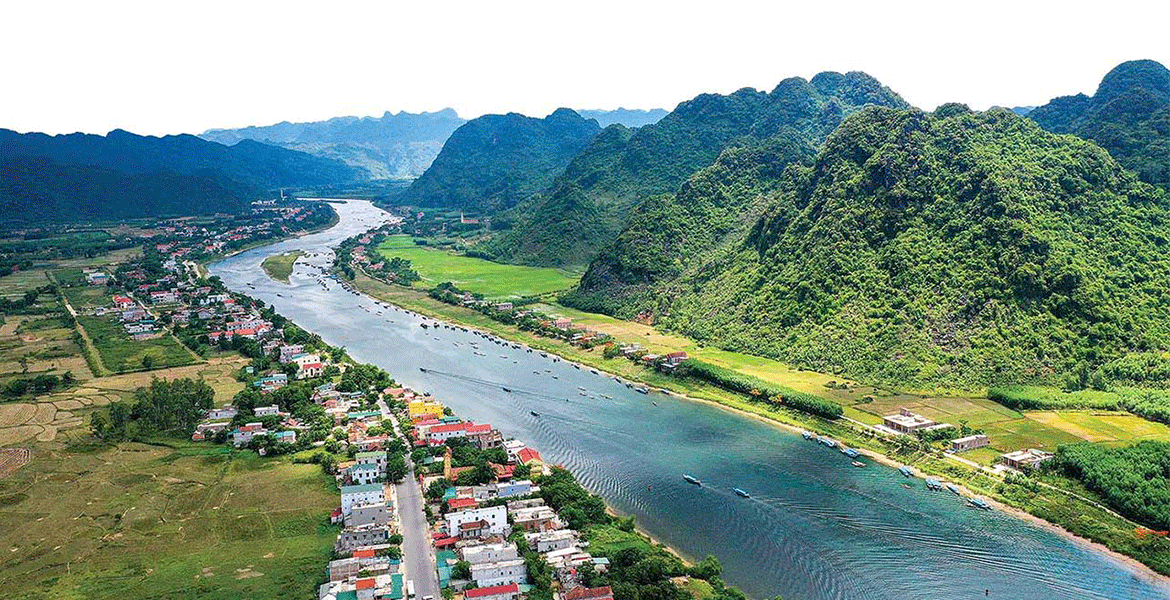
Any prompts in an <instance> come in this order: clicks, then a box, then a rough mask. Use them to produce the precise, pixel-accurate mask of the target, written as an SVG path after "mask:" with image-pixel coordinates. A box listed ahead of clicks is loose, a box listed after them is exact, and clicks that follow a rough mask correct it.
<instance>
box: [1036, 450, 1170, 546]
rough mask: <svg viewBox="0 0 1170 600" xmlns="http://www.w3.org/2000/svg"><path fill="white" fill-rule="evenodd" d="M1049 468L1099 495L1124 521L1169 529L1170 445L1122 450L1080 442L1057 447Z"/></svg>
mask: <svg viewBox="0 0 1170 600" xmlns="http://www.w3.org/2000/svg"><path fill="white" fill-rule="evenodd" d="M1053 468H1054V469H1055V470H1058V471H1061V472H1063V473H1064V474H1066V475H1068V476H1070V477H1073V478H1075V479H1077V480H1079V481H1081V482H1082V483H1084V484H1085V486H1086V487H1088V488H1089V489H1090V490H1092V491H1094V492H1096V493H1098V494H1100V495H1101V496H1102V497H1103V498H1105V500H1106V501H1107V502H1108V503H1109V505H1110V506H1112V507H1114V508H1116V509H1117V511H1118V512H1120V513H1122V514H1123V515H1125V516H1126V517H1128V518H1131V519H1133V520H1135V521H1137V522H1139V523H1141V524H1143V525H1146V526H1149V527H1153V528H1155V529H1161V530H1166V529H1170V486H1167V485H1166V484H1167V483H1168V481H1167V479H1168V477H1167V474H1168V473H1170V444H1167V443H1166V442H1153V441H1145V442H1138V443H1136V444H1134V445H1132V446H1126V447H1123V448H1108V447H1105V446H1102V445H1100V444H1091V443H1088V442H1080V443H1077V444H1069V445H1066V446H1061V447H1060V448H1059V449H1058V450H1057V451H1056V457H1055V459H1054V460H1053Z"/></svg>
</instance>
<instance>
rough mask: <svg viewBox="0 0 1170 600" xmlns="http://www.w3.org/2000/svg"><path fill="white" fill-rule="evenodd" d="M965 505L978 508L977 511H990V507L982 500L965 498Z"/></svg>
mask: <svg viewBox="0 0 1170 600" xmlns="http://www.w3.org/2000/svg"><path fill="white" fill-rule="evenodd" d="M967 504H970V505H971V506H974V507H975V508H978V509H979V510H991V505H990V504H988V503H987V501H986V500H984V499H983V498H967Z"/></svg>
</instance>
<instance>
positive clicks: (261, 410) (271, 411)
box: [253, 404, 280, 417]
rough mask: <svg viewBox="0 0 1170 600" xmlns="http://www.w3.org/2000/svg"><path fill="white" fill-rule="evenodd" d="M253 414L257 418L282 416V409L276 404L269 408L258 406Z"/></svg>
mask: <svg viewBox="0 0 1170 600" xmlns="http://www.w3.org/2000/svg"><path fill="white" fill-rule="evenodd" d="M253 412H254V413H255V414H256V416H257V417H269V416H273V415H278V414H280V407H279V406H277V405H275V404H272V405H269V406H257V407H256V408H255V409H254V410H253Z"/></svg>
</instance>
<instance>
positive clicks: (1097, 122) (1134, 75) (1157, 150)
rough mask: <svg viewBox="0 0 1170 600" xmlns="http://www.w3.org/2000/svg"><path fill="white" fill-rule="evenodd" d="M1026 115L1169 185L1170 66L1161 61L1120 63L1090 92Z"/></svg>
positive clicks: (1155, 181)
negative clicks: (1077, 137)
mask: <svg viewBox="0 0 1170 600" xmlns="http://www.w3.org/2000/svg"><path fill="white" fill-rule="evenodd" d="M1028 118H1030V119H1032V120H1034V121H1036V122H1037V123H1039V124H1040V126H1041V127H1043V128H1045V129H1047V130H1049V131H1052V132H1056V133H1072V134H1075V135H1078V136H1080V137H1083V138H1086V139H1090V140H1093V141H1094V142H1097V143H1098V144H1100V145H1101V147H1103V148H1105V149H1106V150H1108V151H1109V153H1110V154H1112V155H1113V156H1114V158H1116V159H1117V160H1118V162H1120V163H1121V164H1123V165H1125V166H1126V167H1128V168H1130V169H1132V170H1133V171H1134V172H1136V173H1137V174H1138V176H1139V177H1141V179H1142V180H1143V181H1147V182H1149V183H1153V184H1155V185H1158V186H1161V187H1162V188H1164V189H1167V190H1170V70H1168V69H1166V67H1165V66H1163V65H1162V64H1161V63H1158V62H1156V61H1152V60H1134V61H1129V62H1124V63H1121V64H1120V65H1118V66H1116V67H1114V69H1113V70H1112V71H1109V73H1107V74H1106V75H1105V77H1104V78H1103V79H1102V80H1101V84H1100V85H1099V86H1097V92H1096V93H1095V94H1093V95H1092V96H1086V95H1084V94H1077V95H1076V96H1062V97H1060V98H1055V99H1053V100H1052V101H1051V102H1049V103H1048V104H1045V105H1044V106H1041V107H1039V108H1037V109H1036V110H1033V111H1031V112H1030V113H1028Z"/></svg>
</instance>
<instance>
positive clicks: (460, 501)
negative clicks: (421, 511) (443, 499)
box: [447, 498, 479, 510]
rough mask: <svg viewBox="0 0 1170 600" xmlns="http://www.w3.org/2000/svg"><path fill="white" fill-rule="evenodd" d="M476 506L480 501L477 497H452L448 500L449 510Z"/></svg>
mask: <svg viewBox="0 0 1170 600" xmlns="http://www.w3.org/2000/svg"><path fill="white" fill-rule="evenodd" d="M476 506H479V502H478V501H476V499H475V498H452V499H450V500H448V501H447V508H448V509H449V510H465V509H468V508H475V507H476Z"/></svg>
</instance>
